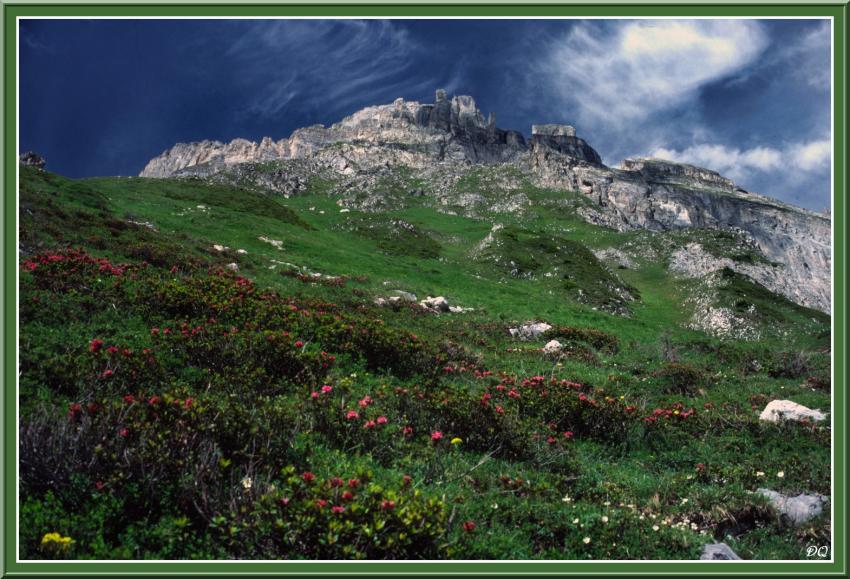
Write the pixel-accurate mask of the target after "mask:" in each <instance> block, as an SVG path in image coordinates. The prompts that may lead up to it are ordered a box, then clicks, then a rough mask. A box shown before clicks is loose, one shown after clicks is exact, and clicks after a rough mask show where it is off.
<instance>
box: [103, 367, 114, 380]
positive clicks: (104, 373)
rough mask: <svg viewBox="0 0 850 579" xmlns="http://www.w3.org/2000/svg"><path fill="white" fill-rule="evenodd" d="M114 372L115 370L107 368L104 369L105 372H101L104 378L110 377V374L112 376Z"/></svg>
mask: <svg viewBox="0 0 850 579" xmlns="http://www.w3.org/2000/svg"><path fill="white" fill-rule="evenodd" d="M113 374H115V372H113V371H112V370H109V369H107V370H104V371H103V374H101V377H103V378H109V377H110V376H112V375H113Z"/></svg>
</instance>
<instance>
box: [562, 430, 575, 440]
mask: <svg viewBox="0 0 850 579" xmlns="http://www.w3.org/2000/svg"><path fill="white" fill-rule="evenodd" d="M572 437H573V431H572V430H568V431H566V432H565V433H564V438H572Z"/></svg>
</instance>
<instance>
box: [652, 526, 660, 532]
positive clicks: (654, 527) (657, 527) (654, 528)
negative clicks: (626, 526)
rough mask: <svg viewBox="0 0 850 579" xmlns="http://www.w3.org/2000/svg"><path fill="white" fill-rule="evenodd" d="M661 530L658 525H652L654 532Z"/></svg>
mask: <svg viewBox="0 0 850 579" xmlns="http://www.w3.org/2000/svg"><path fill="white" fill-rule="evenodd" d="M660 528H661V527H659V526H658V525H652V530H653V531H657V530H658V529H660Z"/></svg>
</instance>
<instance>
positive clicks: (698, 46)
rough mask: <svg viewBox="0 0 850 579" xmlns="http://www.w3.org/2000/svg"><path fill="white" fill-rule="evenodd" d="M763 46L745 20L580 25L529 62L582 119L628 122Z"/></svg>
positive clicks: (684, 97) (736, 66) (757, 29)
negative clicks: (542, 55)
mask: <svg viewBox="0 0 850 579" xmlns="http://www.w3.org/2000/svg"><path fill="white" fill-rule="evenodd" d="M766 45H767V37H766V34H765V33H764V32H763V30H762V28H761V26H760V25H759V24H758V23H757V22H754V21H749V20H695V21H694V20H639V21H622V22H620V21H617V22H608V23H603V24H599V23H580V24H577V25H576V26H574V27H573V28H572V29H571V30H570V32H569V33H567V35H566V36H564V37H562V38H559V39H557V40H555V41H554V42H553V43H552V44H551V45H550V47H549V51H548V55H547V56H546V57H545V58H544V59H543V60H542V61H541V62H540V63H538V65H537V66H535V67H534V70H533V73H534V74H535V75H537V76H538V77H539V78H538V80H537V82H538V83H548V84H550V85H551V87H552V88H553V89H554V90H555V92H556V94H557V95H558V97H559V98H560V99H561V100H562V101H564V103H566V104H569V105H570V106H572V107H575V110H576V113H577V115H578V117H579V119H580V120H581V121H582V122H587V123H589V124H590V123H592V124H599V123H602V124H607V125H609V126H610V125H613V126H625V125H631V126H634V125H635V123H636V122H639V121H641V120H643V119H645V118H647V117H649V116H650V115H652V114H654V113H657V112H659V111H664V110H668V109H671V108H674V107H678V106H680V105H682V104H684V103H686V102H687V101H688V100H689V99H691V98H692V97H693V96H694V95H695V94H696V93H697V92H698V91H699V90H700V88H702V87H704V86H705V85H706V84H708V83H711V82H713V81H716V80H719V79H722V78H725V77H728V76H730V75H733V74H735V73H736V72H738V71H740V70H741V69H742V68H744V67H746V66H747V65H749V64H751V63H752V62H753V61H754V60H755V59H756V58H757V57H758V56H759V54H760V53H761V52H762V50H763V49H764V48H765V46H766Z"/></svg>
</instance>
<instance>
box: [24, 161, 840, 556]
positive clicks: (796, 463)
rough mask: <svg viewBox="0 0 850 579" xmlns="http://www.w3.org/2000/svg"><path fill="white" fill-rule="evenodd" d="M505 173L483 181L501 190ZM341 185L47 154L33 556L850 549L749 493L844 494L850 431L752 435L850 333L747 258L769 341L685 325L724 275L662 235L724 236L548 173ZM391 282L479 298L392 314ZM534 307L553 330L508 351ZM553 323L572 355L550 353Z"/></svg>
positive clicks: (725, 294) (804, 388) (30, 384)
mask: <svg viewBox="0 0 850 579" xmlns="http://www.w3.org/2000/svg"><path fill="white" fill-rule="evenodd" d="M488 183H489V181H488V179H487V176H486V175H484V174H482V173H480V172H478V171H477V170H476V171H473V172H471V173H470V175H469V176H468V177H467V178H464V179H462V180H461V181H460V183H459V184H458V188H459V190H460V189H461V188H462V189H464V191H475V192H480V193H482V195H485V196H486V195H491V194H492V195H493V196H494V197H498V196H499V192H498V191H493V190H490V189H488V187H489V185H488ZM417 186H421V184H417ZM398 187H399V191H389V190H388V193H387V194H388V195H389V196H392V195H399V196H403V195H404V191H403V189H404V187H402V186H401V185H399V186H398ZM329 189H330V188H329V187H328V186H327V184H323V183H319V184H316V186H315V187H312V188H311V189H310V191H309V192H308V193H307V194H305V195H300V196H297V197H294V198H292V199H284V198H282V197H280V196H275V195H270V194H266V193H264V192H262V191H258V190H252V189H249V188H238V187H233V186H227V185H211V184H208V183H206V182H204V181H201V180H198V179H186V180H169V179H165V180H152V179H142V178H101V179H87V180H80V181H75V180H69V179H65V178H63V177H60V176H58V175H53V174H50V173H45V172H42V171H38V170H36V169H32V168H28V167H21V185H20V223H21V232H20V244H21V263H20V267H21V275H20V277H21V282H20V304H21V305H20V318H21V320H20V321H21V337H20V340H21V341H20V353H21V388H20V406H21V425H20V429H21V449H20V451H21V549H22V556H23V557H25V558H26V557H33V558H41V557H70V558H99V559H108V558H233V557H237V558H363V557H367V558H558V559H589V558H596V559H600V558H604V559H609V558H610V559H621V558H623V559H629V558H637V559H692V558H696V557H698V556H699V552H700V549H701V546H702V545H703V544H704V543H707V542H714V541H715V540H724V541H726V542H727V543H729V544H730V545H731V546H732V547H733V548H734V549H735V550H736V551H737V552H738V553H739V554H740V555H741V556H742V557H743V558H765V559H775V558H782V559H795V558H803V557H805V547H806V546H807V545H808V544H821V545H823V544H828V543H829V531H830V529H829V520H828V518H827V517H826V516H822V517H819V518H816V519H814V520H812V521H810V522H808V523H806V524H805V525H803V526H801V527H796V528H794V527H789V526H787V525H785V524H784V523H783V522H782V521H781V520H779V519H778V518H777V517H776V515H775V513H773V512H772V511H771V510H770V509H769V508H768V507H767V505H766V503H765V501H764V500H763V499H759V498H757V497H756V496H754V495H752V494H751V491H754V490H755V489H756V488H759V487H768V488H771V489H774V490H778V491H780V492H784V493H792V494H797V492H820V493H823V494H829V492H830V462H829V460H830V447H829V440H830V432H829V429H828V427H824V426H821V425H818V426H813V425H804V424H787V425H782V426H776V425H766V424H763V423H760V422H759V421H758V413H759V412H760V411H761V410H762V409H763V408H764V406H765V405H766V404H767V402H768V401H770V400H772V399H777V398H779V399H791V400H794V401H795V402H798V403H801V404H805V405H806V406H809V407H812V408H819V409H821V410H823V411H825V412H828V411H829V410H830V407H829V402H830V388H831V384H830V372H829V358H830V353H829V350H828V348H829V319H828V317H824V316H823V315H821V314H817V313H816V312H812V311H811V310H807V309H805V308H801V307H799V306H796V305H795V304H792V303H791V302H788V301H787V300H785V299H784V298H780V297H778V296H775V295H774V294H771V293H770V292H767V290H765V289H764V288H762V287H761V286H758V285H757V284H755V283H754V282H752V281H751V280H749V279H748V278H745V277H743V276H740V275H739V274H729V275H726V276H725V280H726V283H725V284H724V285H722V287H720V288H719V289H718V290H717V294H716V300H718V303H720V302H723V303H727V302H728V304H729V305H730V307H738V308H740V310H741V312H743V313H747V312H748V315H750V317H751V319H750V322H751V323H752V324H754V325H756V326H758V327H759V328H764V332H763V336H762V339H760V340H759V341H753V342H743V341H729V340H727V341H721V340H718V339H716V338H712V337H709V336H707V335H705V334H704V333H701V332H698V331H694V330H688V329H686V326H687V320H688V319H689V318H690V316H691V315H692V313H693V312H692V311H691V309H689V308H692V307H693V306H689V305H688V304H689V302H688V297H689V296H690V295H691V294H692V293H693V292H695V291H700V290H701V288H700V287H699V284H700V282H698V281H696V280H680V279H677V278H673V277H671V276H670V274H668V272H667V268H666V264H665V263H664V257H663V255H665V254H664V251H666V250H668V249H669V247H671V246H677V247H680V246H682V245H684V243H686V242H689V241H694V240H698V241H700V242H701V243H703V245H704V246H706V247H713V248H715V249H717V248H718V247H719V248H721V249H722V247H724V246H723V244H724V243H726V241H725V240H724V239H723V238H722V236H718V235H717V234H716V233H713V232H699V231H690V232H687V234H682V233H681V232H680V233H675V234H674V233H671V234H661V233H651V232H630V233H616V232H612V231H609V230H605V229H601V228H598V227H594V226H592V225H589V224H587V223H585V222H584V221H583V220H582V219H580V218H579V217H577V216H576V213H575V211H576V209H577V208H578V207H580V206H581V203H582V202H581V199H580V198H579V197H578V196H574V195H572V194H569V193H558V192H552V191H544V190H538V189H534V188H531V187H529V188H528V189H527V190H526V191H525V193H524V194H525V195H526V196H527V197H528V199H530V200H531V201H532V203H531V206H530V207H531V209H530V210H528V211H524V212H522V213H521V214H516V213H511V212H510V211H507V210H504V211H501V210H494V211H480V210H476V211H474V212H464V211H461V210H460V209H459V208H447V207H445V206H441V205H440V204H438V203H435V202H432V201H431V200H430V199H431V198H430V197H428V196H424V197H411V198H410V199H407V198H405V199H404V200H402V201H399V200H395V201H394V202H393V203H392V204H390V205H391V207H392V209H391V210H389V211H387V212H386V213H381V214H366V213H361V212H358V211H354V210H352V211H348V210H344V209H341V207H340V205H339V204H338V203H337V201H338V198H337V197H334V196H331V195H329V194H328V191H329ZM390 189H391V188H390ZM494 225H500V226H501V228H494ZM608 248H615V249H620V250H631V249H634V248H641V251H639V252H632V253H633V254H634V255H637V256H638V257H637V258H636V259H635V263H633V264H631V265H630V266H628V267H626V266H617V265H615V264H613V263H609V262H607V261H605V260H600V259H599V258H597V257H596V256H595V255H594V254H593V253H592V251H594V250H597V251H598V250H602V249H608ZM740 259H750V260H752V259H758V257H757V256H755V257H753V256H747V255H743V254H742V256H740ZM233 264H235V266H234V265H233ZM512 264H513V265H512ZM234 269H237V271H234ZM394 290H403V291H406V292H412V293H415V294H416V295H417V296H418V297H419V299H423V298H425V297H426V296H429V295H430V296H437V295H440V296H445V297H446V298H447V300H448V301H449V303H450V304H451V305H453V306H455V305H457V306H462V307H464V308H473V310H472V311H468V312H464V313H444V314H439V315H437V314H434V313H430V312H428V311H426V310H424V309H423V308H421V307H419V306H418V305H417V304H415V303H407V302H404V301H399V302H397V303H394V304H392V305H390V306H385V307H378V306H376V305H374V303H373V302H374V300H375V298H377V297H385V298H386V297H389V296H392V295H394V294H393V291H394ZM624 295H628V296H629V299H625V298H624V297H623V296H624ZM751 305H755V309H752V308H750V306H751ZM612 311H614V312H615V313H611V312H612ZM754 312H755V313H754ZM527 320H545V321H547V322H548V323H549V324H551V325H552V326H554V327H553V329H552V330H550V331H549V332H547V333H546V334H545V335H542V336H539V337H538V338H537V339H536V340H532V341H528V342H524V341H518V340H515V339H513V338H512V337H511V336H510V334H509V332H508V329H509V328H512V327H516V325H517V324H518V323H522V322H525V321H527ZM769 329H772V330H770V331H768V330H769ZM553 338H554V339H557V340H559V341H560V342H561V343H562V344H564V346H565V349H564V351H563V353H562V354H561V355H560V356H551V355H544V354H543V353H542V351H541V348H542V346H543V345H544V344H545V343H546V342H547V341H549V340H550V339H553ZM47 533H59V534H60V535H61V536H63V537H70V538H71V539H72V542H70V543H68V542H65V543H62V542H57V541H52V540H48V541H46V542H45V541H44V536H45V534H47Z"/></svg>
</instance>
